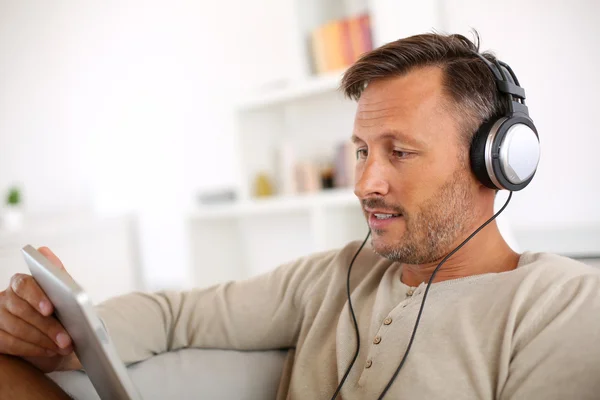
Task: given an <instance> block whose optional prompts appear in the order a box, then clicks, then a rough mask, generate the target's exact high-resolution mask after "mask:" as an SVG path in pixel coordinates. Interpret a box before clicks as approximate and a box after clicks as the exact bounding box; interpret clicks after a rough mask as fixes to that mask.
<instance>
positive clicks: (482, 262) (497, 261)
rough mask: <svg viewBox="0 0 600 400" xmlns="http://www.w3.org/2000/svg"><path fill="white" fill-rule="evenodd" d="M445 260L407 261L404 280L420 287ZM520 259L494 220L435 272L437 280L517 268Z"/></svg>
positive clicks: (407, 283)
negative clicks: (412, 262)
mask: <svg viewBox="0 0 600 400" xmlns="http://www.w3.org/2000/svg"><path fill="white" fill-rule="evenodd" d="M463 240H464V238H462V239H460V241H459V242H458V243H455V244H454V245H453V247H452V250H453V249H454V248H455V247H456V246H458V245H459V244H460V243H461V242H462V241H463ZM444 257H445V256H444ZM442 260H443V257H442V258H441V259H439V260H436V261H434V262H432V263H428V264H419V265H413V264H403V265H402V277H401V279H402V282H403V283H404V284H406V285H408V286H418V285H419V284H421V283H422V282H428V281H429V278H430V277H431V274H432V273H433V271H434V270H435V268H436V267H437V266H438V264H439V263H440V262H441V261H442ZM518 262H519V254H517V253H515V252H514V251H513V250H512V249H511V248H510V247H509V246H508V244H507V243H506V242H505V241H504V239H503V238H502V235H501V234H500V231H498V227H497V225H496V222H495V221H494V222H492V223H490V224H489V225H488V226H486V227H485V228H484V229H483V230H481V232H479V233H478V234H477V235H475V236H474V237H473V238H472V239H471V240H469V241H468V242H467V243H466V244H465V245H464V246H463V247H462V248H461V249H460V250H459V251H457V252H456V253H455V254H454V255H453V256H452V257H450V258H449V259H448V260H446V262H445V263H444V264H443V265H442V266H441V268H440V270H439V271H438V273H437V274H436V275H435V279H434V282H442V281H447V280H451V279H458V278H464V277H467V276H472V275H480V274H485V273H493V272H505V271H510V270H513V269H515V268H516V267H517V264H518Z"/></svg>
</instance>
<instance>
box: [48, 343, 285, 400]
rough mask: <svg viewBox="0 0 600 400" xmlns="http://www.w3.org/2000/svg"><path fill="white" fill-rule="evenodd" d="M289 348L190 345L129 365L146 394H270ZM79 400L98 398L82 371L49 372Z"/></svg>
mask: <svg viewBox="0 0 600 400" xmlns="http://www.w3.org/2000/svg"><path fill="white" fill-rule="evenodd" d="M285 356H286V352H285V351H258V352H239V351H229V350H211V349H206V350H204V349H184V350H178V351H174V352H170V353H165V354H161V355H157V356H155V357H152V358H150V359H148V360H146V361H144V362H141V363H137V364H133V365H130V366H129V367H128V371H129V375H130V376H131V378H132V380H133V382H134V384H135V386H136V387H137V388H138V390H139V392H140V395H141V397H142V399H144V400H159V399H161V400H163V399H181V400H185V399H207V400H211V399H235V400H267V399H274V398H275V396H276V394H277V388H278V386H279V380H280V378H281V371H282V368H283V364H284V359H285ZM48 376H49V377H50V378H52V379H53V380H54V381H55V382H57V383H58V384H59V385H60V386H61V387H62V388H63V389H64V390H65V391H66V392H67V393H69V394H70V395H71V396H72V397H73V398H75V399H77V400H98V399H99V397H98V395H97V394H96V391H95V390H94V387H93V386H92V384H91V382H90V380H89V379H88V378H87V376H86V375H85V373H83V372H81V371H70V372H54V373H51V374H48Z"/></svg>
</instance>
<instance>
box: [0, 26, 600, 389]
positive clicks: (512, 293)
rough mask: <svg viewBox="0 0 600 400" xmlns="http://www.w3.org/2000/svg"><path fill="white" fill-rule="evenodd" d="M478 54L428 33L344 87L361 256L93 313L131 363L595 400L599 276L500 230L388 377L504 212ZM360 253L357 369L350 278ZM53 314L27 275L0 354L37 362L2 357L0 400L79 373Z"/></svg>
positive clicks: (354, 73) (490, 87)
mask: <svg viewBox="0 0 600 400" xmlns="http://www.w3.org/2000/svg"><path fill="white" fill-rule="evenodd" d="M477 51H478V48H477V46H476V45H475V44H473V43H472V42H471V41H469V40H468V39H466V38H464V37H462V36H459V35H451V36H444V35H437V34H426V35H419V36H414V37H410V38H407V39H403V40H399V41H396V42H392V43H389V44H387V45H385V46H383V47H381V48H379V49H376V50H374V51H373V52H371V53H369V54H367V55H365V56H364V57H362V59H361V60H360V61H358V62H357V63H356V64H355V65H354V66H353V67H351V68H350V69H349V70H348V72H347V73H346V74H345V76H344V79H343V82H342V86H343V89H344V91H345V93H346V95H348V96H349V97H352V98H355V99H357V100H358V110H357V113H356V119H355V125H354V132H353V135H352V139H353V141H354V143H355V144H356V153H357V165H356V186H355V193H356V195H357V197H358V198H359V199H360V201H361V203H362V205H363V208H364V212H365V216H366V218H367V219H368V222H369V225H370V227H371V231H372V238H371V242H370V246H366V247H365V248H363V249H362V250H361V251H360V252H359V245H360V243H350V244H348V245H347V246H346V247H344V248H343V249H341V250H334V251H328V252H324V253H319V254H314V255H311V256H308V257H306V258H302V259H300V260H297V261H295V262H292V263H290V264H288V265H284V266H281V267H280V268H278V269H276V270H275V271H273V272H271V273H268V274H266V275H263V276H258V277H255V278H252V279H250V280H247V281H242V282H230V283H226V284H223V285H218V286H216V287H212V288H208V289H199V290H193V291H190V292H184V293H178V292H164V293H156V294H142V293H136V294H130V295H126V296H122V297H119V298H115V299H111V300H109V301H107V302H105V303H103V304H102V305H100V306H99V307H98V309H99V312H100V314H101V316H102V318H103V319H104V322H105V323H106V325H107V327H108V330H109V332H110V333H111V335H112V337H113V339H114V341H115V343H116V345H117V348H118V350H119V353H120V355H121V357H122V358H123V360H124V361H125V362H126V363H131V362H136V361H141V360H144V359H147V358H149V357H151V356H152V355H154V354H158V353H162V352H166V351H170V350H175V349H178V348H183V347H205V348H206V347H216V348H228V349H240V350H257V349H276V348H290V349H294V350H290V352H289V356H288V360H287V363H288V365H287V367H288V368H285V371H287V372H285V373H284V376H283V377H282V379H281V384H280V389H279V393H278V398H279V399H286V398H288V399H329V398H331V397H332V395H333V394H334V393H335V392H336V389H337V387H338V384H339V383H340V382H341V381H342V379H343V376H344V375H345V373H346V371H349V372H348V376H347V379H346V380H345V381H344V383H343V385H342V387H341V391H340V393H339V395H340V396H341V398H344V399H377V398H378V397H379V396H380V394H382V392H383V391H384V388H385V387H386V385H388V383H390V386H389V391H388V392H387V394H386V398H390V399H400V398H402V399H408V398H417V399H564V398H573V399H592V398H594V399H597V398H599V397H600V345H599V344H598V343H599V339H600V318H599V315H600V273H599V272H598V271H596V270H594V269H593V268H591V267H588V266H585V265H583V264H580V263H578V262H575V261H572V260H569V259H567V258H563V257H559V256H556V255H551V254H532V253H524V254H517V253H515V252H514V251H512V250H511V248H510V247H509V246H508V245H507V244H506V243H505V241H504V240H503V238H502V236H501V235H500V233H499V231H498V228H497V226H496V224H495V222H492V223H490V224H489V225H487V226H486V227H485V228H484V229H482V230H481V231H480V232H479V233H478V234H477V235H475V236H474V237H473V238H472V239H471V240H470V241H468V242H467V243H466V244H465V245H464V246H463V247H461V248H460V249H459V250H458V251H457V252H456V253H455V254H454V255H452V256H451V257H450V258H449V259H448V260H447V261H446V262H445V264H444V265H443V266H442V268H441V269H440V270H439V272H438V273H437V275H436V276H435V279H434V282H433V283H432V284H431V285H430V287H429V289H430V290H429V292H428V297H427V302H426V303H425V306H424V313H423V316H422V318H421V321H420V325H419V327H418V331H417V334H416V337H415V340H414V343H413V346H412V349H411V351H410V353H409V355H408V356H407V359H406V363H405V365H404V366H403V368H402V370H401V371H400V373H399V374H398V375H397V377H396V378H395V379H392V376H393V375H394V372H395V371H396V369H397V367H398V365H399V363H400V360H401V359H402V357H403V356H404V354H405V351H406V348H407V345H408V342H409V339H410V336H411V333H412V332H413V327H414V324H415V320H416V318H417V314H418V311H419V308H420V306H421V302H422V299H423V296H424V294H425V293H424V292H425V289H426V287H427V284H426V283H427V282H428V280H429V278H430V277H431V274H432V272H433V270H434V269H435V267H436V266H437V265H438V264H439V263H440V261H441V259H442V258H444V257H445V256H446V255H447V254H449V253H450V252H451V251H452V250H453V249H455V248H456V247H457V246H458V245H459V244H460V243H461V242H463V241H464V240H465V239H466V238H467V237H468V236H469V235H470V234H471V233H472V232H474V231H475V230H476V229H477V228H478V227H480V226H481V225H482V224H483V223H484V222H485V221H487V220H488V219H489V218H490V217H492V215H493V204H494V197H495V194H496V193H495V190H493V189H490V188H489V187H487V186H485V185H483V184H482V183H480V181H479V180H478V179H477V178H476V177H475V176H474V175H473V173H472V171H471V167H470V162H469V146H470V143H471V139H472V137H473V134H474V133H475V132H476V131H477V129H478V127H479V126H480V125H481V124H482V123H483V122H485V121H488V120H489V119H491V118H492V117H494V116H497V115H502V114H503V113H504V112H505V110H506V107H507V101H506V99H505V97H504V96H501V95H500V94H499V93H498V91H497V89H496V83H495V80H494V76H493V74H492V72H491V70H490V68H489V67H488V66H487V65H486V64H485V63H484V61H483V60H482V59H481V58H479V57H478V56H477V54H475V52H477ZM486 57H487V58H488V59H489V60H491V61H493V60H494V58H493V57H492V56H491V55H487V56H486ZM42 251H43V252H45V253H46V254H47V255H48V256H49V257H50V258H51V259H52V260H53V261H54V262H55V263H56V264H57V265H60V261H59V260H58V258H56V256H54V255H53V254H52V253H51V252H50V251H49V250H48V249H42ZM356 254H358V255H357V256H356V259H355V261H354V262H353V264H352V265H353V267H352V268H353V269H352V273H351V276H350V291H351V296H352V297H351V298H352V305H353V310H352V311H353V315H355V316H356V318H357V324H358V330H359V333H360V351H359V352H358V355H357V359H356V362H355V363H354V364H352V360H353V358H354V355H355V349H356V345H357V343H356V338H357V337H356V334H355V330H354V325H353V319H352V317H351V313H350V309H349V303H348V300H347V298H346V279H347V274H348V268H349V266H350V264H351V262H352V260H353V258H354V257H355V255H356ZM51 311H52V309H51V305H50V304H49V303H48V301H47V299H45V298H44V296H43V295H42V293H41V292H40V290H39V288H38V287H37V285H36V284H35V283H34V281H32V279H31V278H30V277H27V276H24V275H17V276H15V277H14V278H13V279H12V281H11V284H10V286H9V288H8V289H7V290H6V291H5V292H2V295H1V296H0V328H1V329H2V331H0V352H2V353H5V354H12V355H14V356H21V357H23V359H24V360H26V361H23V360H21V359H18V358H13V357H7V356H4V357H3V358H2V360H1V363H2V365H0V368H2V370H3V371H8V372H7V375H6V376H7V377H6V378H5V381H4V382H0V387H12V389H9V390H13V393H19V395H18V396H19V398H25V394H23V393H24V392H25V391H27V392H28V393H32V392H34V391H35V388H42V387H44V386H49V385H51V383H49V381H47V380H45V379H44V377H43V375H42V374H41V373H39V372H38V371H36V370H35V369H34V368H33V367H30V366H31V365H33V366H35V367H38V368H39V369H41V370H42V371H50V370H54V369H72V368H77V367H78V366H79V364H78V362H77V359H76V358H75V357H74V356H73V355H72V353H71V344H70V341H69V338H68V337H66V336H64V332H62V330H61V328H60V326H59V325H58V324H57V323H56V321H55V320H54V319H53V318H52V317H50V316H49V315H50V314H51ZM61 332H62V334H63V335H60V333H61ZM63 341H64V342H63ZM350 366H351V368H349V367H350ZM22 377H27V379H28V382H30V383H28V385H27V387H26V388H23V387H22V385H21V383H20V382H21V381H20V380H19V378H22ZM0 379H2V378H0ZM1 390H3V389H0V391H1ZM20 390H21V391H23V393H22V392H19V391H20ZM32 398H33V397H32ZM45 398H47V396H46V397H45Z"/></svg>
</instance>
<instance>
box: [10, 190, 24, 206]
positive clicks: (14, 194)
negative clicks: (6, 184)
mask: <svg viewBox="0 0 600 400" xmlns="http://www.w3.org/2000/svg"><path fill="white" fill-rule="evenodd" d="M20 203H21V191H20V190H19V189H18V188H15V187H14V188H11V189H10V190H9V191H8V196H7V197H6V204H8V205H11V206H17V205H19V204H20Z"/></svg>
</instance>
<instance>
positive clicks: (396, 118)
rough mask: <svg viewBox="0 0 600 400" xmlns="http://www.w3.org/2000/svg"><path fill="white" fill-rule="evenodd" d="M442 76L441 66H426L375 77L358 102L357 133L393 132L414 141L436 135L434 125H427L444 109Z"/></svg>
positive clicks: (368, 136) (385, 134)
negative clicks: (398, 73) (395, 75)
mask: <svg viewBox="0 0 600 400" xmlns="http://www.w3.org/2000/svg"><path fill="white" fill-rule="evenodd" d="M442 78H443V73H442V70H441V68H438V67H423V68H418V69H414V70H413V71H410V72H408V73H407V74H405V75H402V76H397V77H391V78H385V79H378V80H376V81H373V82H372V83H371V84H369V86H368V87H367V88H366V89H365V91H364V92H363V95H362V96H361V98H360V100H359V102H358V108H357V111H356V118H355V121H354V122H355V124H354V136H355V137H357V138H360V139H362V140H367V139H375V138H377V139H378V140H380V139H383V138H384V137H388V136H390V134H392V135H397V136H398V137H397V139H398V140H401V141H403V142H407V143H411V144H415V145H417V144H419V145H423V143H425V142H427V141H429V140H432V139H434V138H433V137H430V136H431V135H432V134H433V135H434V136H435V129H427V128H431V127H433V126H434V125H435V124H436V120H438V121H437V122H440V120H439V117H440V116H441V115H440V113H443V112H445V111H444V107H442V103H441V102H442V101H443V95H442V93H443V91H442V90H443V89H442ZM409 138H410V139H412V140H408V139H409Z"/></svg>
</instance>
